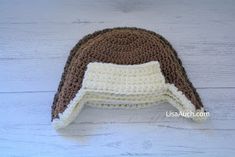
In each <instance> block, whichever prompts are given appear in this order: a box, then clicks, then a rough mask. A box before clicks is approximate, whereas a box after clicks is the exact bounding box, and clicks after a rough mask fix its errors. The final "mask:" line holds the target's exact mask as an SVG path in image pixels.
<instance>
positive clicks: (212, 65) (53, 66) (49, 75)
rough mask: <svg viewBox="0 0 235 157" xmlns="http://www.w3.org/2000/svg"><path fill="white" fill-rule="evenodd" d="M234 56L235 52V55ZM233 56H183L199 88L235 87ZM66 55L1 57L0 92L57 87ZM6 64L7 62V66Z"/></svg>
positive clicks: (187, 69) (192, 78)
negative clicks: (11, 58) (63, 56)
mask: <svg viewBox="0 0 235 157" xmlns="http://www.w3.org/2000/svg"><path fill="white" fill-rule="evenodd" d="M234 57H235V55H234ZM234 57H233V56H231V55H230V56H216V55H215V56H214V55H211V56H208V57H205V56H193V57H192V56H182V57H181V58H182V60H183V63H184V67H185V68H186V71H187V73H188V75H189V78H190V80H191V81H192V82H193V84H194V85H195V87H197V88H223V87H235V79H234V78H235V62H234ZM65 61H66V58H49V59H29V60H28V59H23V60H19V59H18V60H2V61H1V62H0V67H1V76H4V77H0V86H1V88H0V92H22V91H23V92H25V91H55V90H56V89H57V86H58V84H59V81H60V77H61V75H62V71H63V67H64V64H65ZM6 65H7V66H6Z"/></svg>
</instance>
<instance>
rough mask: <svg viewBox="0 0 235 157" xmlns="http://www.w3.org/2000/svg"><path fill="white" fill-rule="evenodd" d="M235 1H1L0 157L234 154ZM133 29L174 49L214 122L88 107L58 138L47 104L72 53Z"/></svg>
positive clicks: (154, 110) (155, 110)
mask: <svg viewBox="0 0 235 157" xmlns="http://www.w3.org/2000/svg"><path fill="white" fill-rule="evenodd" d="M234 17H235V1H232V0H225V1H219V0H216V1H212V0H206V1H204V0H197V1H187V0H177V1H153V0H152V1H150V0H143V1H141V0H128V1H124V0H117V1H115V0H110V1H109V0H99V1H91V0H86V1H85V0H83V1H78V0H68V1H65V0H64V1H62V0H51V1H46V0H40V1H30V0H11V1H9V0H0V107H1V110H0V156H1V157H37V156H38V157H41V156H43V157H52V156H57V157H64V156H70V157H73V156H74V157H75V156H79V157H109V156H112V157H119V156H123V157H125V156H139V157H140V156H141V157H145V156H146V157H148V156H149V157H150V156H151V157H152V156H153V157H155V156H231V157H232V156H234V155H235V115H234V112H235V33H234V28H235V20H234V19H235V18H234ZM116 26H135V27H142V28H146V29H149V30H152V31H155V32H158V33H160V34H162V35H163V36H164V37H166V38H167V39H168V40H169V41H170V42H171V43H172V44H173V46H174V47H175V49H176V50H177V51H178V54H179V56H180V58H181V59H182V61H183V64H184V67H185V68H186V71H187V73H188V76H189V77H190V80H191V81H192V82H193V84H194V85H195V87H196V88H197V90H198V92H199V94H200V95H201V98H202V100H203V103H204V105H205V107H206V108H207V109H208V111H209V112H210V114H211V117H210V118H209V119H208V120H207V121H206V122H204V123H193V122H192V121H189V120H187V119H183V118H166V117H165V112H166V111H169V110H172V111H174V110H175V109H174V108H173V107H171V106H170V105H169V104H162V105H159V106H156V107H151V108H146V109H141V110H115V109H114V110H107V109H104V110H102V109H96V108H91V107H85V109H84V110H83V111H82V112H81V114H80V115H79V117H78V119H77V120H76V122H75V123H73V124H72V125H70V126H69V127H68V128H66V129H65V130H63V131H60V132H56V131H55V130H54V129H53V128H52V127H51V124H50V107H51V103H52V99H53V96H54V93H55V91H56V88H57V86H58V83H59V80H60V77H61V73H62V71H63V66H64V64H65V61H66V59H67V56H68V52H69V51H70V49H71V48H72V47H73V46H74V45H75V44H76V43H77V41H78V40H79V39H81V38H82V37H83V36H84V35H86V34H88V33H92V32H93V31H96V30H100V29H103V28H107V27H116Z"/></svg>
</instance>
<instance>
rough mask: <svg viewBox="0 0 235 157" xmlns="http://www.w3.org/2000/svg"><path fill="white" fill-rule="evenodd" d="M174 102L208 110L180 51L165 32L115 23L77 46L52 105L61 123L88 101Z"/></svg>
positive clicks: (58, 125)
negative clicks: (185, 67)
mask: <svg viewBox="0 0 235 157" xmlns="http://www.w3.org/2000/svg"><path fill="white" fill-rule="evenodd" d="M159 101H160V102H165V101H167V102H169V103H171V104H172V105H173V106H175V107H176V108H177V109H178V110H180V111H192V112H196V111H197V110H200V111H202V112H203V111H204V109H203V105H202V102H201V99H200V97H199V95H198V93H197V92H196V90H195V88H194V87H193V85H192V83H191V82H190V81H189V79H188V78H187V75H186V72H185V70H184V68H183V66H182V63H181V61H180V59H179V58H178V56H177V53H176V51H175V50H174V49H173V47H172V46H171V44H170V43H169V42H168V41H167V40H166V39H165V38H163V37H162V36H161V35H159V34H156V33H154V32H151V31H147V30H144V29H140V28H126V27H124V28H113V29H105V30H102V31H97V32H95V33H93V34H89V35H87V36H85V37H84V38H83V39H82V40H80V41H79V42H78V44H77V45H76V46H75V47H74V48H73V49H72V50H71V52H70V55H69V57H68V60H67V62H66V65H65V68H64V72H63V74H62V78H61V81H60V84H59V87H58V90H57V93H56V94H55V97H54V102H53V105H52V121H53V123H54V125H55V126H56V128H63V127H65V126H67V125H68V124H69V123H71V122H72V121H73V120H74V119H75V118H76V116H77V115H78V113H79V111H80V110H81V109H82V107H83V106H84V105H85V104H88V105H92V106H97V107H112V108H115V107H122V108H126V107H127V108H133V107H135V108H136V107H137V108H139V107H145V106H148V105H152V104H154V103H155V102H159Z"/></svg>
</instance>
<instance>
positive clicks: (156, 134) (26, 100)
mask: <svg viewBox="0 0 235 157" xmlns="http://www.w3.org/2000/svg"><path fill="white" fill-rule="evenodd" d="M199 92H200V93H201V94H202V95H201V96H202V99H203V102H204V104H205V105H206V108H207V109H208V111H209V112H210V114H211V117H210V118H209V119H208V120H207V121H205V122H204V123H194V122H192V121H190V120H187V119H183V118H166V117H165V112H166V111H169V110H170V111H175V109H174V108H173V107H171V106H170V105H169V104H162V105H159V106H155V107H150V108H145V109H140V110H123V109H110V110H109V109H97V108H92V107H85V108H84V110H83V111H82V112H81V114H80V115H79V117H78V118H77V120H76V121H75V123H73V124H72V125H70V126H69V127H67V128H66V129H64V130H62V131H59V132H56V131H55V130H54V129H53V128H52V127H51V125H50V105H51V101H52V97H53V94H54V93H52V92H47V93H41V92H40V93H8V94H0V104H1V105H2V106H6V107H5V108H4V110H0V115H1V117H2V118H1V119H0V124H1V127H0V128H1V129H0V150H1V154H2V155H3V156H54V155H58V156H65V155H68V154H69V155H70V156H77V155H78V154H80V156H84V157H88V156H89V157H90V156H100V157H101V156H172V155H175V156H186V155H190V156H196V155H197V156H198V155H200V156H211V155H214V156H221V155H226V156H232V154H234V153H235V147H234V145H233V143H234V140H235V125H234V124H235V123H234V121H235V116H234V114H233V112H234V102H235V96H234V92H235V89H200V90H199ZM32 98H33V99H32ZM12 150H14V151H12Z"/></svg>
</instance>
